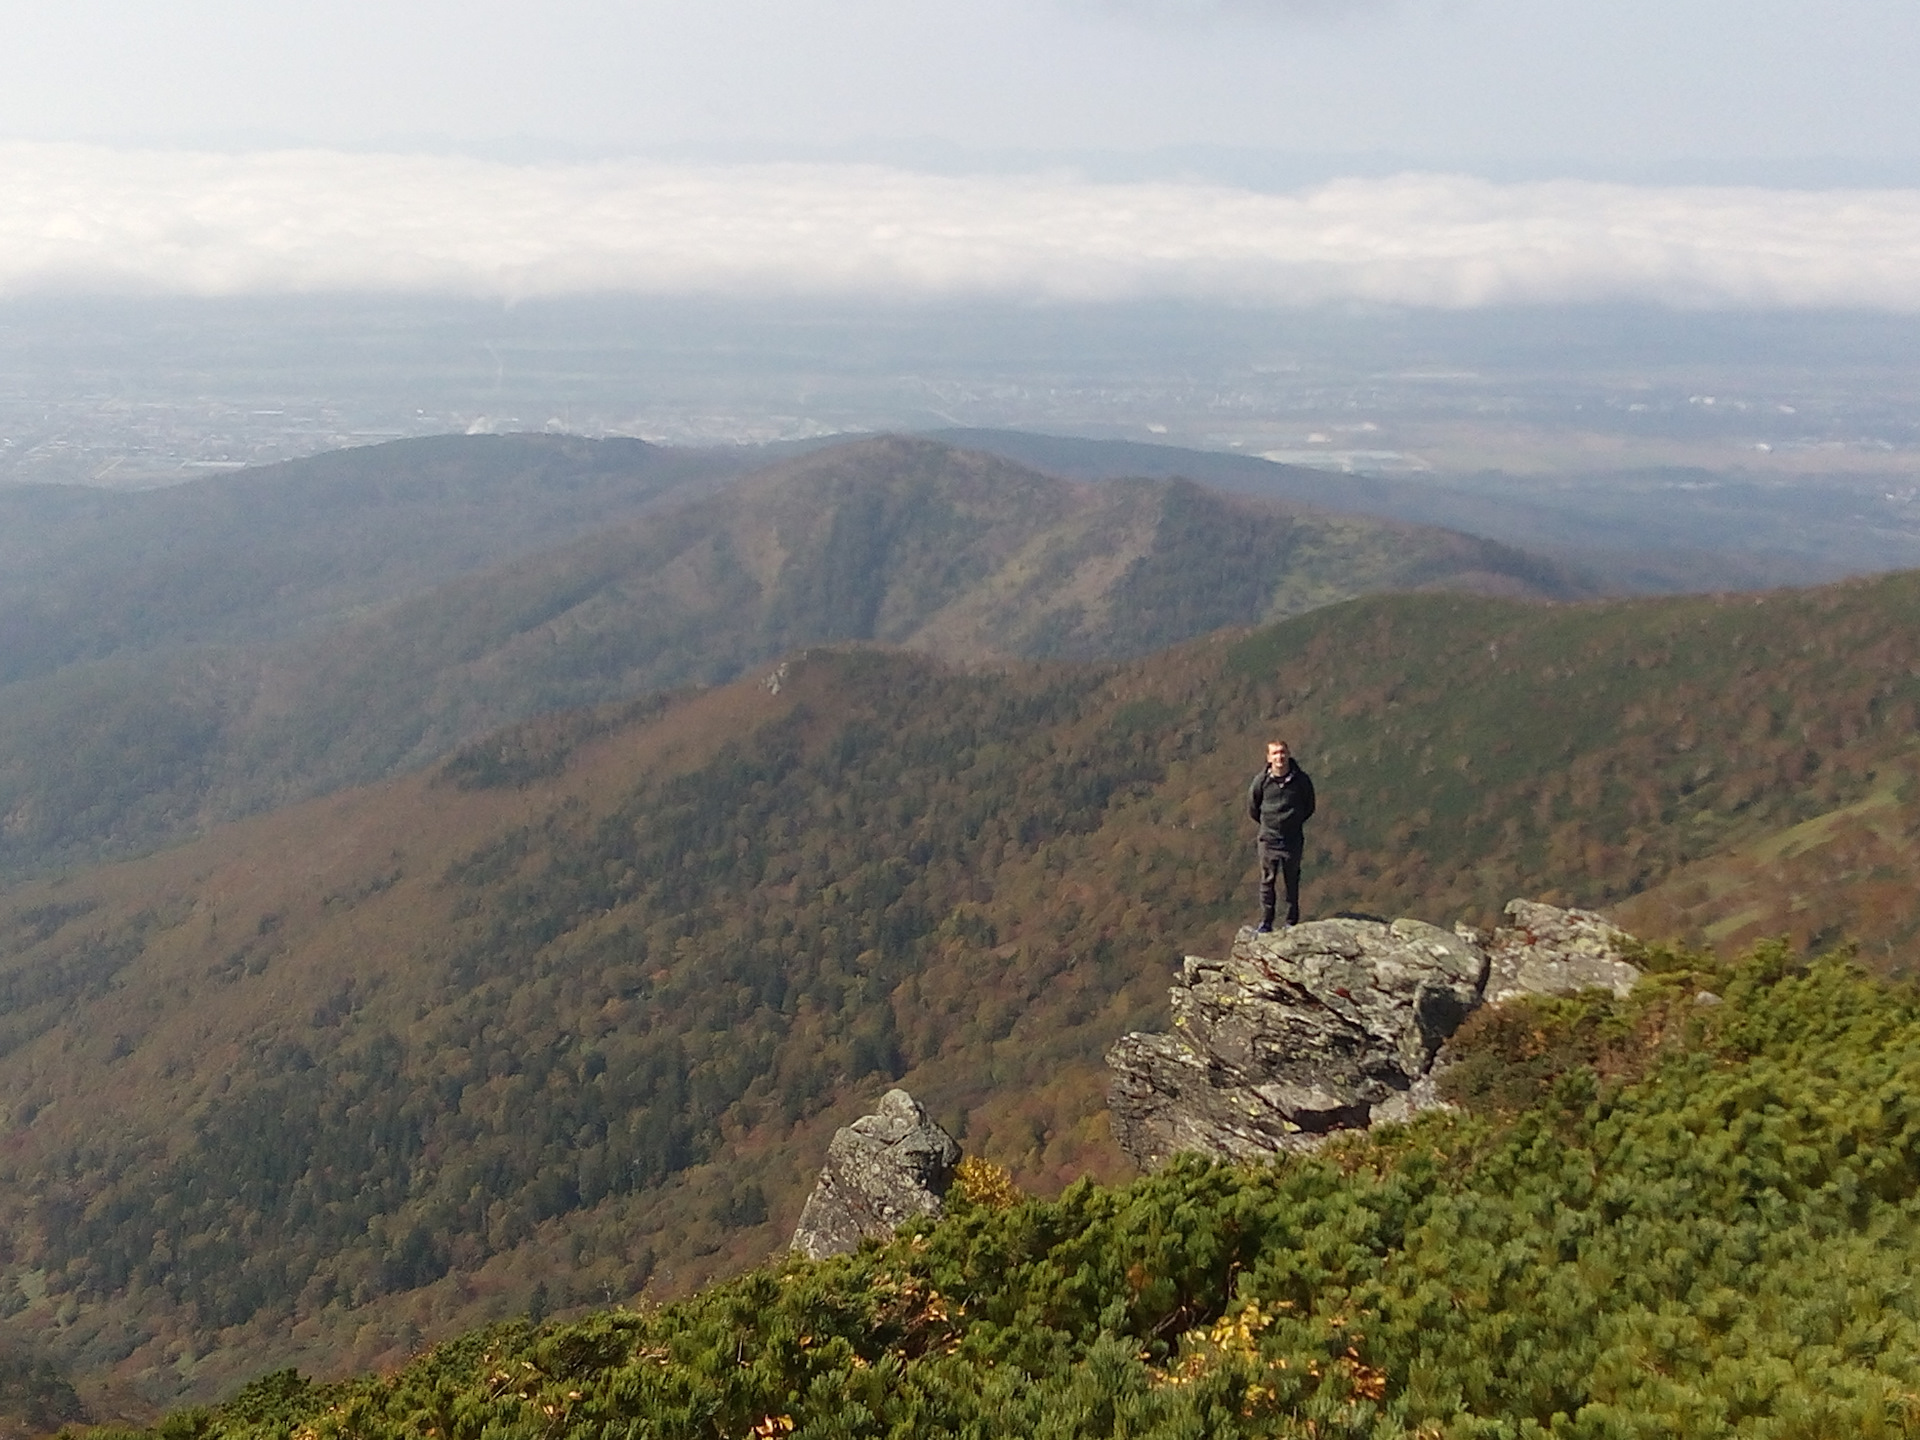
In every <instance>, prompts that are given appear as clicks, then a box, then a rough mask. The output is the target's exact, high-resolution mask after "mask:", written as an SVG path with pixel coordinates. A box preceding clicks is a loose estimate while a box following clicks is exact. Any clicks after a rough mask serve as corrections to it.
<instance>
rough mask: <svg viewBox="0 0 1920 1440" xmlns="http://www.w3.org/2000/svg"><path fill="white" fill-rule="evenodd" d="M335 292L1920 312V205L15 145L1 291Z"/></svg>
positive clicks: (1566, 190)
mask: <svg viewBox="0 0 1920 1440" xmlns="http://www.w3.org/2000/svg"><path fill="white" fill-rule="evenodd" d="M328 292H359V293H365V292H373V293H382V292H385V293H410V294H443V295H465V296H476V297H488V298H496V299H502V300H514V299H524V298H533V297H544V296H559V295H577V294H591V293H602V292H624V293H632V294H652V295H694V294H728V295H749V296H752V295H764V296H779V295H791V296H822V297H850V298H851V297H858V298H872V299H888V298H891V299H909V300H911V299H950V298H965V297H1002V298H1008V299H1016V300H1018V299H1031V300H1043V301H1066V302H1075V301H1088V302H1092V301H1115V300H1132V299H1146V298H1187V299H1194V300H1204V301H1211V302H1227V303H1244V304H1255V305H1282V306H1285V305H1307V304H1314V303H1319V302H1324V301H1337V300H1362V301H1378V302H1385V303H1391V304H1402V305H1412V306H1427V307H1445V308H1467V307H1473V306H1485V305H1500V304H1525V303H1545V304H1554V303H1573V302H1594V301H1610V300H1624V301H1638V302H1651V303H1656V304H1663V305H1670V306H1676V307H1691V308H1811V307H1841V308H1866V309H1879V310H1896V311H1920V190H1859V191H1773V190H1762V189H1743V188H1704V187H1702V188H1679V187H1640V186H1629V185H1610V184H1595V183H1586V182H1574V181H1560V182H1550V183H1540V184H1505V185H1503V184H1494V183H1491V182H1488V181H1484V180H1479V179H1474V178H1471V177H1467V176H1457V175H1432V174H1409V175H1401V176H1397V177H1392V178H1388V179H1368V180H1346V181H1338V182H1335V183H1332V184H1327V185H1321V186H1318V187H1315V188H1312V189H1309V190H1304V191H1300V192H1298V193H1293V194H1264V193H1258V192H1253V191H1246V190H1236V189H1229V188H1224V187H1218V186H1206V185H1195V184H1176V183H1143V184H1110V183H1093V182H1089V181H1085V180H1081V179H1077V178H1074V177H1071V176H1062V175H1041V176H1024V177H1022V176H1014V177H1008V176H976V177H958V178H956V177H952V176H937V175H927V174H920V173H916V172H911V171H905V170H898V169H889V168H884V167H878V166H854V165H724V166H723V165H683V164H662V163H643V162H629V161H622V162H615V163H597V164H574V165H537V166H521V165H505V164H498V163H492V162H487V161H480V160H472V159H462V158H458V157H442V156H407V155H366V154H346V153H336V152H328V151H287V152H277V153H259V154H241V155H225V154H207V153H191V152H175V151H168V152H133V151H115V150H108V149H103V148H97V147H89V146H76V145H43V144H11V145H3V146H0V296H6V297H17V296H22V295H29V294H102V293H132V294H180V295H200V296H216V295H260V294H315V293H328Z"/></svg>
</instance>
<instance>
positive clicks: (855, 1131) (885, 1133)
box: [791, 1090, 960, 1260]
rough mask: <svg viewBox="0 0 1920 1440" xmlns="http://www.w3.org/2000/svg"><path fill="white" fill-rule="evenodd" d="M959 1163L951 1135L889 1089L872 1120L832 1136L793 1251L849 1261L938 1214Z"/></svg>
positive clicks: (863, 1118)
mask: <svg viewBox="0 0 1920 1440" xmlns="http://www.w3.org/2000/svg"><path fill="white" fill-rule="evenodd" d="M959 1163H960V1147H959V1146H958V1145H957V1144H955V1143H954V1139H953V1137H952V1136H951V1135H949V1134H947V1132H946V1131H945V1130H943V1129H941V1128H940V1126H939V1125H938V1124H937V1123H935V1121H934V1120H933V1118H932V1117H931V1116H929V1115H928V1114H927V1112H926V1111H925V1110H923V1109H922V1108H921V1107H920V1104H919V1102H917V1101H916V1100H915V1099H914V1098H913V1097H912V1096H911V1095H909V1094H908V1093H907V1092H906V1091H904V1090H889V1091H888V1092H887V1093H886V1094H885V1095H884V1096H882V1097H881V1100H880V1105H879V1107H878V1109H876V1110H875V1111H874V1113H873V1114H871V1115H863V1116H861V1117H860V1118H859V1119H858V1120H856V1121H854V1122H853V1123H852V1124H851V1125H848V1126H845V1127H844V1128H842V1129H841V1130H838V1131H836V1132H835V1134H834V1137H833V1141H832V1143H831V1144H829V1145H828V1146H827V1163H826V1165H825V1167H824V1168H822V1170H821V1171H820V1180H819V1183H818V1184H816V1185H815V1186H814V1187H813V1194H811V1195H809V1196H808V1197H807V1203H806V1207H805V1208H804V1209H802V1210H801V1212H800V1223H799V1224H798V1225H797V1226H795V1227H794V1232H793V1241H792V1245H791V1248H792V1249H794V1250H797V1251H799V1252H800V1253H801V1254H802V1255H805V1256H806V1257H807V1258H808V1259H809V1260H822V1259H825V1258H826V1257H827V1256H829V1255H845V1254H848V1253H850V1252H852V1251H854V1250H857V1249H859V1248H860V1242H861V1241H862V1240H869V1239H872V1240H885V1239H888V1238H889V1237H891V1236H892V1234H893V1232H894V1231H895V1230H897V1229H899V1227H900V1226H902V1225H904V1224H905V1223H906V1222H907V1221H909V1220H912V1219H914V1218H916V1217H917V1216H921V1215H938V1214H939V1213H940V1212H941V1211H942V1210H943V1209H944V1208H945V1205H946V1199H945V1197H946V1193H947V1186H948V1184H949V1183H950V1182H951V1181H952V1179H953V1167H954V1166H955V1165H958V1164H959Z"/></svg>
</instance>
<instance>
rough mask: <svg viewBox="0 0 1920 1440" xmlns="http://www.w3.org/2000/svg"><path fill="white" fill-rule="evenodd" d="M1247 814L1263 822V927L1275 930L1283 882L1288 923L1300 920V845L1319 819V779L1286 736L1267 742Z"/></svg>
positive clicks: (1249, 794) (1261, 853)
mask: <svg viewBox="0 0 1920 1440" xmlns="http://www.w3.org/2000/svg"><path fill="white" fill-rule="evenodd" d="M1247 815H1248V817H1249V818H1251V819H1252V820H1254V821H1255V822H1256V823H1257V824H1258V825H1259V826H1260V839H1259V845H1260V931H1261V933H1262V934H1265V933H1266V932H1268V931H1270V930H1272V929H1273V910H1274V901H1275V899H1276V898H1277V897H1276V893H1275V892H1276V891H1277V889H1278V887H1279V884H1280V883H1284V884H1285V885H1286V887H1287V924H1289V925H1298V924H1299V923H1300V850H1301V847H1302V846H1303V845H1304V843H1305V836H1304V834H1303V829H1304V827H1305V825H1306V823H1307V821H1309V820H1311V819H1312V818H1313V781H1312V779H1311V778H1309V777H1308V775H1307V772H1306V771H1304V770H1302V769H1301V768H1300V767H1299V766H1298V765H1296V764H1294V763H1293V751H1292V750H1290V749H1289V748H1288V747H1287V742H1286V741H1284V740H1275V741H1274V742H1273V743H1272V744H1271V745H1269V746H1267V768H1266V769H1264V770H1262V771H1261V772H1260V773H1259V774H1258V775H1256V776H1254V777H1253V786H1252V788H1251V789H1249V790H1248V791H1247Z"/></svg>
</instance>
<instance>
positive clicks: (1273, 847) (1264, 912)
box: [1260, 840, 1301, 930]
mask: <svg viewBox="0 0 1920 1440" xmlns="http://www.w3.org/2000/svg"><path fill="white" fill-rule="evenodd" d="M1300 850H1301V847H1300V846H1299V845H1289V844H1287V843H1286V842H1285V841H1284V840H1262V841H1261V842H1260V923H1261V924H1262V925H1264V926H1265V927H1267V928H1268V929H1269V930H1270V929H1272V928H1273V911H1274V902H1275V901H1276V900H1277V899H1278V895H1277V893H1276V892H1277V891H1278V890H1279V888H1280V886H1281V885H1283V884H1284V885H1285V886H1286V891H1287V924H1289V925H1298V924H1299V923H1300Z"/></svg>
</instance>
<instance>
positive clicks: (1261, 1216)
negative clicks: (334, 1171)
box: [160, 950, 1920, 1440]
mask: <svg viewBox="0 0 1920 1440" xmlns="http://www.w3.org/2000/svg"><path fill="white" fill-rule="evenodd" d="M1783 958H1784V957H1783V956H1782V955H1781V954H1780V953H1778V952H1776V951H1774V950H1763V951H1762V952H1761V953H1759V954H1757V955H1756V956H1754V957H1753V958H1752V959H1751V960H1750V961H1749V962H1748V963H1746V964H1745V965H1742V966H1739V967H1735V968H1733V969H1732V970H1729V971H1723V972H1720V974H1719V978H1720V979H1721V980H1722V983H1723V984H1724V987H1725V1002H1724V1003H1723V1004H1720V1005H1700V1004H1696V1003H1694V996H1695V995H1696V994H1697V993H1698V992H1697V990H1696V989H1694V988H1692V987H1693V986H1694V984H1695V982H1696V981H1697V978H1698V975H1697V973H1696V971H1695V970H1694V969H1693V968H1690V967H1687V966H1681V965H1674V966H1670V967H1668V969H1667V971H1666V973H1665V974H1664V975H1661V976H1656V977H1654V978H1653V979H1651V980H1650V981H1649V982H1648V983H1647V984H1646V985H1644V986H1643V987H1642V990H1641V992H1640V993H1638V994H1637V995H1636V996H1635V997H1634V998H1633V999H1632V1000H1630V1001H1626V1002H1616V1001H1613V1000H1610V999H1605V998H1582V999H1581V1000H1578V1001H1570V1002H1556V1003H1554V1004H1551V1005H1536V1006H1531V1007H1512V1008H1510V1009H1507V1010H1504V1011H1496V1012H1492V1013H1491V1014H1490V1016H1489V1017H1488V1019H1487V1020H1485V1021H1484V1022H1483V1023H1482V1024H1481V1025H1480V1026H1479V1028H1478V1031H1477V1038H1474V1039H1472V1041H1471V1043H1469V1044H1467V1045H1466V1047H1465V1048H1466V1049H1467V1051H1468V1053H1469V1056H1470V1057H1471V1056H1475V1055H1478V1056H1479V1057H1480V1058H1481V1059H1485V1058H1486V1057H1487V1056H1490V1055H1494V1054H1497V1053H1500V1052H1502V1051H1503V1050H1505V1051H1508V1052H1512V1051H1513V1047H1514V1046H1515V1044H1516V1043H1517V1042H1516V1037H1521V1039H1522V1040H1523V1041H1524V1043H1523V1044H1522V1046H1521V1048H1522V1050H1527V1051H1529V1052H1530V1053H1529V1055H1528V1056H1526V1057H1523V1058H1528V1059H1529V1064H1528V1066H1527V1067H1526V1073H1525V1079H1524V1082H1523V1083H1518V1084H1517V1085H1516V1086H1514V1087H1509V1088H1506V1089H1502V1088H1500V1087H1498V1086H1481V1087H1479V1088H1477V1089H1473V1090H1472V1091H1471V1093H1470V1094H1469V1095H1468V1096H1467V1098H1468V1099H1469V1100H1470V1102H1471V1103H1472V1104H1473V1105H1474V1106H1475V1107H1477V1109H1478V1110H1479V1111H1480V1112H1481V1113H1477V1114H1475V1113H1461V1114H1454V1115H1438V1116H1428V1117H1424V1118H1423V1119H1422V1120H1420V1121H1418V1122H1417V1123H1415V1124H1413V1125H1411V1126H1405V1127H1385V1128H1383V1129H1382V1130H1380V1131H1378V1132H1376V1133H1375V1134H1373V1135H1370V1136H1365V1137H1356V1138H1355V1139H1354V1140H1352V1141H1350V1142H1347V1143H1345V1144H1342V1145H1337V1146H1333V1147H1329V1148H1328V1149H1327V1150H1325V1151H1323V1152H1321V1153H1320V1154H1318V1155H1314V1156H1303V1157H1293V1158H1289V1159H1284V1160H1281V1161H1277V1162H1275V1163H1273V1164H1270V1165H1254V1166H1227V1165H1217V1164H1209V1163H1205V1162H1202V1161H1200V1160H1197V1159H1193V1158H1187V1159H1182V1160H1180V1161H1178V1162H1176V1163H1175V1164H1174V1165H1172V1166H1170V1167H1169V1168H1168V1169H1166V1170H1164V1171H1162V1172H1161V1173H1159V1174H1157V1175H1154V1176H1150V1177H1147V1178H1145V1179H1142V1180H1139V1181H1137V1182H1135V1183H1133V1184H1131V1185H1127V1186H1124V1187H1117V1188H1101V1187H1098V1186H1094V1185H1092V1184H1089V1183H1085V1182H1082V1183H1080V1184H1076V1185H1074V1186H1072V1187H1071V1188H1069V1189H1068V1190H1067V1192H1066V1193H1065V1194H1064V1195H1062V1196H1061V1197H1060V1198H1059V1199H1058V1200H1055V1201H1041V1200H1034V1199H1017V1200H1015V1201H1014V1202H1013V1203H1011V1204H1004V1203H998V1202H996V1203H995V1204H991V1205H989V1204H978V1203H973V1202H971V1201H969V1200H968V1199H966V1198H965V1192H964V1191H961V1192H958V1198H957V1200H956V1204H955V1205H954V1208H953V1210H952V1212H951V1213H950V1214H949V1215H948V1216H947V1217H946V1218H945V1219H944V1220H942V1221H940V1222H939V1223H937V1224H935V1223H923V1224H922V1225H920V1226H919V1227H917V1228H915V1229H913V1230H910V1231H908V1232H905V1233H903V1234H902V1236H901V1237H900V1238H898V1239H896V1240H895V1241H894V1242H893V1243H891V1244H889V1245H885V1246H879V1245H868V1246H867V1247H866V1248H864V1249H863V1250H862V1251H860V1252H859V1253H858V1254H856V1255H852V1256H847V1257H843V1258H841V1259H837V1260H830V1261H825V1262H820V1263H808V1262H803V1261H798V1260H791V1261H788V1262H786V1263H784V1264H783V1265H782V1266H781V1267H779V1268H777V1269H765V1270H760V1271H757V1272H754V1273H752V1274H749V1275H746V1276H743V1277H741V1278H740V1279H737V1280H734V1281H731V1282H728V1283H726V1284H722V1285H719V1286H716V1287H714V1288H712V1289H710V1290H708V1291H706V1292H704V1293H702V1294H699V1295H697V1296H695V1297H693V1298H691V1299H689V1300H687V1301H684V1302H681V1303H678V1304H675V1305H672V1306H668V1307H665V1308H662V1309H659V1310H654V1311H649V1312H646V1313H640V1314H636V1313H629V1312H624V1311H615V1312H610V1313H606V1314H601V1315H596V1316H593V1317H591V1318H589V1319H587V1320H584V1321H580V1322H577V1323H572V1324H565V1325H558V1324H550V1325H546V1326H542V1327H537V1328H536V1327H533V1326H530V1325H528V1324H526V1323H524V1322H521V1323H515V1324H509V1325H504V1326H498V1327H495V1328H493V1329H491V1330H486V1331H481V1332H476V1333H475V1334H472V1335H469V1336H466V1337H464V1338H462V1339H460V1340H457V1341H455V1342H452V1343H451V1344H448V1345H443V1346H441V1347H439V1348H438V1349H436V1350H434V1351H431V1352H430V1353H428V1354H427V1355H426V1356H424V1357H422V1359H420V1360H419V1361H418V1362H416V1363H415V1364H413V1365H412V1366H410V1367H409V1368H407V1369H406V1370H404V1371H402V1372H400V1373H398V1374H396V1375H393V1376H389V1377H383V1378H379V1379H368V1380H362V1381H357V1382H352V1383H348V1384H343V1385H338V1386H333V1387H325V1388H323V1387H314V1386H309V1385H306V1384H305V1383H304V1382H302V1381H300V1380H299V1379H298V1377H295V1376H292V1375H290V1374H288V1373H285V1372H283V1373H280V1374H276V1375H273V1376H269V1377H267V1378H266V1379H265V1380H263V1381H260V1382H256V1383H255V1384H254V1385H253V1386H250V1387H249V1388H248V1389H247V1390H245V1391H242V1392H241V1394H240V1395H238V1396H237V1397H235V1399H234V1400H233V1401H231V1402H229V1403H228V1404H227V1405H226V1406H224V1407H222V1408H220V1409H218V1410H215V1411H213V1412H195V1413H192V1414H190V1415H188V1416H183V1417H179V1419H178V1420H176V1421H174V1422H169V1424H170V1425H171V1426H172V1427H173V1428H172V1429H169V1428H167V1427H163V1428H162V1430H161V1432H160V1433H161V1434H172V1433H179V1434H182V1435H187V1434H191V1435H196V1436H199V1435H204V1436H207V1437H209V1440H219V1437H238V1436H273V1435H293V1434H300V1435H314V1436H317V1437H335V1436H337V1437H347V1436H356V1437H385V1436H395V1437H397V1436H427V1435H432V1436H438V1437H474V1440H479V1437H482V1436H485V1437H489V1440H493V1437H499V1440H506V1437H519V1436H526V1437H534V1436H541V1437H546V1436H562V1435H567V1436H593V1437H601V1436H615V1435H617V1436H648V1437H660V1440H667V1437H695V1436H698V1437H714V1436H762V1437H770V1440H771V1437H782V1436H796V1437H805V1440H824V1437H836V1440H839V1437H846V1440H851V1437H882V1436H886V1437H907V1436H930V1435H954V1436H981V1437H985V1436H1000V1435H1008V1436H1012V1435H1020V1436H1059V1437H1068V1436H1073V1437H1080V1436H1128V1437H1149V1436H1151V1437H1163V1436H1164V1437H1176V1436H1178V1437H1196V1440H1197V1437H1201V1436H1208V1437H1232V1436H1241V1435H1249V1436H1251V1435H1300V1436H1308V1435H1311V1436H1315V1437H1327V1436H1351V1437H1362V1436H1365V1437H1385V1436H1401V1435H1407V1436H1426V1437H1439V1436H1452V1437H1482V1436H1485V1437H1494V1436H1501V1437H1505V1436H1512V1437H1545V1436H1566V1437H1582V1440H1586V1437H1591V1440H1601V1437H1616V1436H1619V1437H1624V1436H1635V1437H1639V1436H1722V1435H1725V1436H1733V1435H1741V1436H1769V1437H1781V1440H1785V1437H1798V1436H1806V1437H1812V1436H1838V1435H1865V1436H1875V1435H1908V1434H1914V1433H1920V1295H1916V1292H1915V1289H1914V1287H1913V1285H1912V1283H1911V1278H1910V1277H1911V1275H1912V1273H1913V1271H1914V1268H1915V1264H1916V1261H1917V1260H1920V1203H1917V1202H1920V1004H1916V998H1915V995H1914V993H1913V992H1912V991H1911V990H1908V989H1905V988H1897V987H1892V986H1888V985H1885V984H1882V983H1880V982H1877V981H1874V980H1870V979H1868V978H1867V977H1865V976H1864V975H1863V974H1861V973H1860V972H1858V971H1856V970H1855V969H1853V968H1852V967H1851V966H1849V965H1848V964H1846V963H1844V962H1842V961H1838V960H1827V961H1822V962H1819V963H1816V964H1814V965H1812V966H1811V967H1806V968H1804V969H1800V970H1795V969H1794V968H1793V967H1791V966H1789V965H1786V964H1784V963H1782V962H1783ZM1683 1002H1684V1004H1683ZM1522 1093H1527V1094H1530V1095H1531V1096H1532V1101H1533V1103H1531V1104H1530V1105H1527V1106H1526V1107H1524V1108H1521V1109H1518V1110H1517V1111H1514V1110H1512V1109H1511V1106H1512V1104H1513V1101H1514V1099H1515V1097H1516V1096H1518V1095H1520V1094H1522ZM1003 1198H1004V1197H1003Z"/></svg>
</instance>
